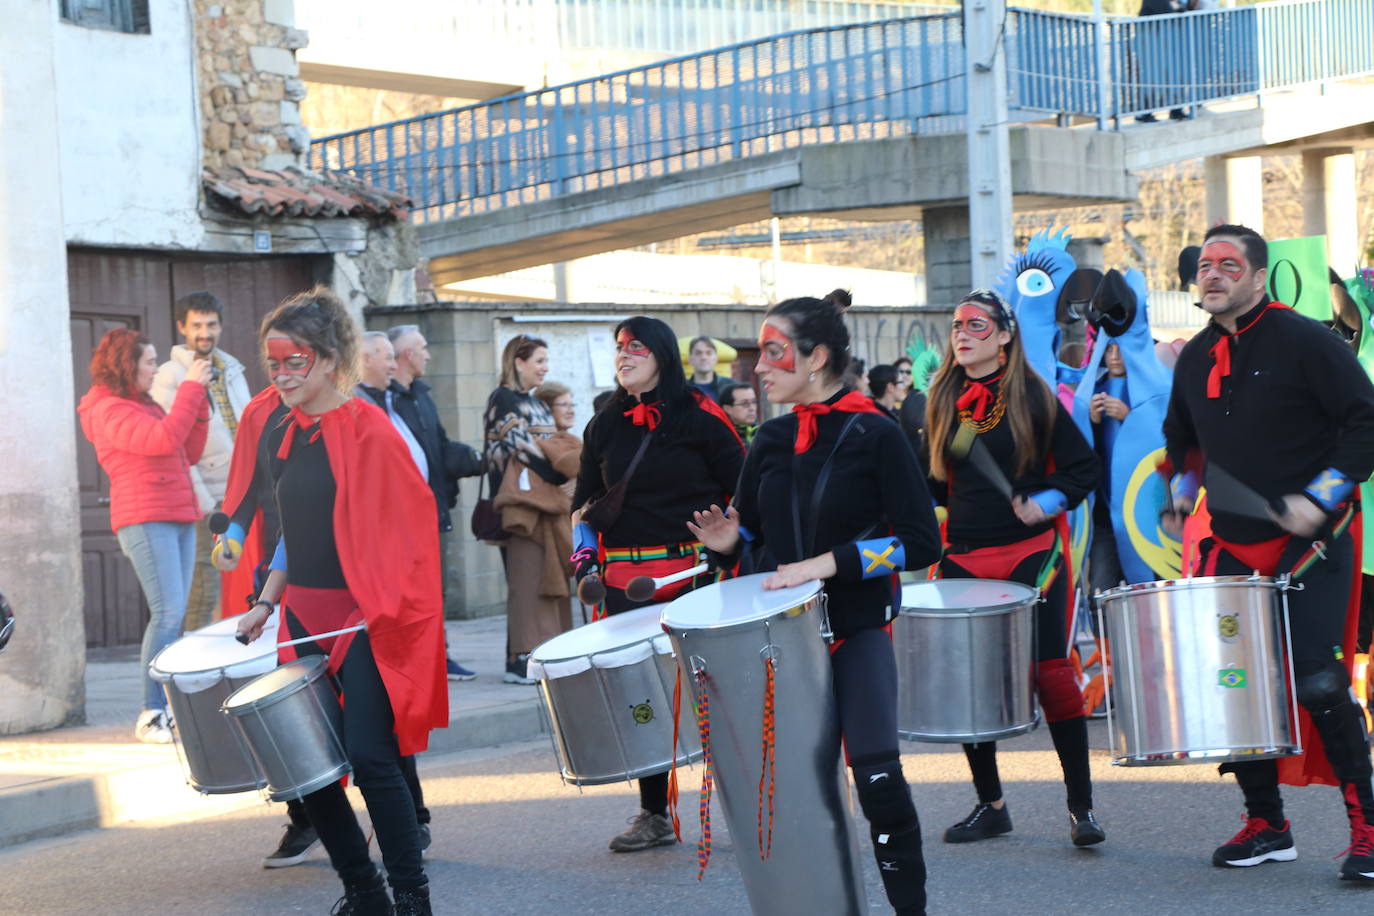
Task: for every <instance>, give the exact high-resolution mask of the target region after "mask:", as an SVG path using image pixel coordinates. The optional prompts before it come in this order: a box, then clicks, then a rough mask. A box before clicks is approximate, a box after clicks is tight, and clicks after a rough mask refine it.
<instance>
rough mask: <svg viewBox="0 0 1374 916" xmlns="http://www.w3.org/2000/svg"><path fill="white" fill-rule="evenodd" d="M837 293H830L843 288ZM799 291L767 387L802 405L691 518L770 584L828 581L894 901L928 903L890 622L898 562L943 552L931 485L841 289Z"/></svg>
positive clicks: (897, 905) (859, 767) (841, 675)
mask: <svg viewBox="0 0 1374 916" xmlns="http://www.w3.org/2000/svg"><path fill="white" fill-rule="evenodd" d="M834 296H835V294H832V297H834ZM832 297H827V298H826V299H812V298H802V299H789V300H787V301H785V302H781V303H779V304H778V305H775V306H774V307H773V308H771V309H770V310H769V311H768V314H767V316H766V317H765V318H764V323H763V327H762V328H761V330H760V333H759V351H760V356H759V362H758V365H757V367H756V371H757V372H758V374H759V377H760V378H761V379H762V380H763V390H764V394H765V396H766V397H767V398H768V400H769V401H771V402H773V403H774V404H792V405H795V406H794V407H793V408H792V412H791V413H789V414H787V415H785V416H782V417H778V418H776V419H773V420H770V421H768V422H767V423H765V424H763V425H762V426H761V427H759V430H758V433H757V434H756V435H755V437H754V442H753V444H752V445H751V446H750V449H749V457H748V459H747V460H746V461H745V464H744V473H743V474H742V475H741V476H740V482H739V489H738V492H736V494H735V499H734V502H733V504H732V505H731V506H730V507H729V509H728V511H726V512H722V510H721V508H720V506H719V505H712V506H710V507H709V508H705V509H703V510H701V511H698V512H696V513H694V514H693V518H692V523H691V524H690V525H689V526H688V527H690V528H691V529H692V532H693V533H694V534H695V535H696V536H697V537H698V538H700V539H701V541H702V543H704V544H706V545H707V546H708V547H710V548H711V550H713V551H715V552H716V553H717V554H719V555H720V556H719V562H721V563H723V564H732V563H734V562H735V561H736V559H737V558H738V557H739V555H740V554H742V553H744V552H745V551H748V552H750V553H751V554H753V555H754V556H758V555H760V554H763V556H764V557H765V559H762V560H761V561H760V564H759V565H760V567H762V568H768V567H769V566H771V565H774V564H773V562H772V561H771V560H769V559H766V558H773V559H775V560H776V561H777V564H778V565H777V566H776V570H777V571H776V573H775V574H774V575H773V576H772V577H770V578H769V579H767V580H765V583H764V587H765V588H786V587H788V586H792V585H798V584H801V583H803V582H807V581H809V580H812V579H820V580H822V581H823V582H824V584H825V594H826V596H827V608H828V614H829V618H830V626H831V629H832V630H833V632H834V634H835V638H836V639H835V643H834V645H833V646H832V647H831V655H830V662H831V670H832V673H833V677H834V691H835V699H836V707H837V709H838V711H839V719H840V732H841V734H842V735H843V736H844V746H845V751H846V753H847V756H848V761H849V765H850V766H851V768H852V769H853V772H854V784H855V786H856V787H857V788H858V793H859V804H860V805H861V806H862V808H863V812H864V816H865V817H866V818H867V819H868V823H869V828H870V831H871V833H872V836H873V849H874V854H875V856H876V857H877V860H878V869H879V874H880V875H881V877H882V880H883V885H884V888H885V890H886V891H887V898H888V902H889V903H890V904H891V905H892V908H893V910H894V911H896V912H897V913H900V914H903V916H907V914H916V913H924V912H925V902H926V892H925V881H926V869H925V858H924V854H923V852H922V848H921V826H920V820H919V819H918V817H917V814H916V807H915V805H913V804H912V801H911V792H910V789H909V788H908V786H907V782H906V778H905V776H904V775H903V774H902V765H901V759H900V753H899V750H898V744H897V662H896V657H895V655H894V653H893V650H892V637H891V630H890V626H889V625H890V623H891V621H892V618H893V617H894V616H895V614H896V612H897V609H898V608H899V607H900V596H899V588H900V584H899V582H898V581H897V574H898V573H899V572H901V571H902V570H903V569H920V568H923V567H926V566H929V565H930V564H932V563H934V562H936V561H937V560H938V559H939V556H940V536H939V531H938V528H937V527H936V524H935V515H934V512H933V511H932V509H931V501H930V494H929V492H928V491H927V490H926V486H925V483H924V478H923V475H922V474H921V472H920V469H919V467H918V465H917V463H916V456H915V455H914V454H913V453H912V451H911V447H910V445H908V444H907V441H906V437H905V436H904V435H903V434H902V431H901V429H900V428H899V427H898V425H897V424H896V423H895V422H894V421H893V420H891V419H890V418H889V417H888V416H887V415H886V414H884V413H883V412H882V411H881V409H880V408H878V407H877V406H875V404H874V402H873V400H872V399H871V398H869V397H867V396H866V395H863V394H861V393H859V392H857V391H855V390H853V389H852V388H849V387H847V386H845V385H844V383H843V382H842V378H843V376H844V370H845V369H846V367H847V364H848V362H849V331H848V329H846V327H845V323H844V316H843V307H842V305H841V303H844V299H840V300H839V302H838V303H837V301H836V298H838V297H835V298H832Z"/></svg>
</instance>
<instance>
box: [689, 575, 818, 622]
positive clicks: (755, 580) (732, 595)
mask: <svg viewBox="0 0 1374 916" xmlns="http://www.w3.org/2000/svg"><path fill="white" fill-rule="evenodd" d="M771 575H773V574H772V573H755V574H754V575H752V576H740V577H739V578H738V579H726V580H725V581H724V582H714V583H712V584H711V585H708V586H706V587H705V588H699V589H697V590H696V591H692V592H688V593H687V594H685V595H683V596H682V597H680V598H677V599H675V600H673V601H671V602H669V604H668V606H667V607H666V608H664V610H663V625H664V626H665V627H672V628H673V629H674V630H706V629H715V628H718V627H731V626H735V625H736V624H741V623H752V622H755V621H759V620H767V619H768V618H770V617H772V616H773V615H775V614H778V613H781V612H782V611H786V610H788V609H789V608H794V607H798V606H800V605H803V604H805V603H806V602H807V601H809V600H811V599H812V598H814V597H816V595H817V594H818V593H819V592H820V590H821V583H820V580H819V579H812V580H811V581H810V582H803V583H802V584H801V585H794V586H792V587H791V588H780V589H775V590H772V591H768V590H765V589H764V587H763V583H764V581H765V580H767V579H768V577H769V576H771Z"/></svg>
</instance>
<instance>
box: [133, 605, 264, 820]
mask: <svg viewBox="0 0 1374 916" xmlns="http://www.w3.org/2000/svg"><path fill="white" fill-rule="evenodd" d="M277 617H278V615H276V614H273V615H272V616H271V617H269V618H267V624H266V626H265V627H264V628H263V633H262V638H261V639H259V640H257V641H255V642H253V643H250V644H249V645H246V646H245V645H242V644H241V643H240V642H239V641H238V640H237V639H235V638H234V634H235V633H236V632H237V631H238V622H239V618H238V617H228V618H225V619H224V620H217V621H215V622H214V623H212V624H210V625H209V626H207V627H202V628H200V629H199V630H196V631H194V632H191V633H187V634H186V635H185V636H183V637H181V639H178V640H177V641H176V642H174V643H172V644H171V645H169V646H167V647H166V648H165V649H163V650H162V651H161V652H159V653H158V654H157V655H156V656H154V657H153V661H152V664H150V665H149V666H148V674H149V676H150V677H152V679H153V680H155V681H157V682H158V683H160V684H162V688H163V690H165V691H166V693H167V704H168V705H169V706H170V707H171V710H172V722H173V723H174V731H175V733H176V736H177V742H178V744H179V745H180V747H181V757H182V762H183V765H184V768H185V771H186V782H187V783H188V784H189V785H190V786H191V788H193V789H195V790H196V791H197V792H203V793H205V794H206V795H225V794H229V793H233V792H251V791H253V790H255V789H261V788H262V787H263V786H264V785H265V784H266V783H265V780H264V779H263V777H262V774H261V773H260V772H259V771H258V767H257V764H255V763H254V762H253V758H252V755H250V754H249V753H248V751H247V749H246V748H244V746H243V744H242V742H240V741H239V740H238V738H237V737H235V735H234V733H233V731H232V729H231V727H230V725H229V722H228V720H226V719H225V718H224V716H223V714H221V713H220V711H219V710H220V706H221V705H222V704H223V703H224V701H225V699H226V698H227V697H228V696H229V694H231V693H233V692H234V691H235V690H237V689H239V688H240V687H242V686H244V685H245V684H247V683H248V682H249V681H251V680H253V679H254V678H256V677H258V676H260V675H263V674H266V673H267V672H269V671H271V670H272V669H273V668H275V667H277V645H276V643H277Z"/></svg>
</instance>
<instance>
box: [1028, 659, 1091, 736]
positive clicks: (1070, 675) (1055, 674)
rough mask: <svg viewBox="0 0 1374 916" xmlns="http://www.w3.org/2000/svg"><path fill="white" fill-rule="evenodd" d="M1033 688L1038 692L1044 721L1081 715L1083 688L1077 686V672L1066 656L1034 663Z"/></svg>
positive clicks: (1059, 720) (1055, 720)
mask: <svg viewBox="0 0 1374 916" xmlns="http://www.w3.org/2000/svg"><path fill="white" fill-rule="evenodd" d="M1035 689H1036V692H1038V693H1039V694H1040V708H1041V709H1043V710H1044V711H1045V721H1047V722H1062V721H1063V720H1065V719H1072V718H1074V717H1075V716H1081V715H1083V714H1084V712H1083V689H1082V688H1081V687H1079V686H1078V673H1077V672H1075V671H1074V670H1073V662H1071V661H1069V660H1068V659H1067V658H1052V659H1050V660H1049V661H1045V662H1037V663H1036V665H1035Z"/></svg>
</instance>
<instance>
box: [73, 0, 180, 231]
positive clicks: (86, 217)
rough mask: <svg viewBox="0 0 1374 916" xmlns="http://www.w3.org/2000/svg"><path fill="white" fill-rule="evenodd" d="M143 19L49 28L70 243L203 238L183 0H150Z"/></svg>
mask: <svg viewBox="0 0 1374 916" xmlns="http://www.w3.org/2000/svg"><path fill="white" fill-rule="evenodd" d="M57 6H58V4H57V3H55V2H54V3H52V4H50V5H49V7H50V9H52V10H53V13H52V15H53V17H54V18H56V17H57V12H56V8H57ZM149 18H150V20H151V28H152V32H151V34H148V35H126V34H123V33H121V32H114V31H107V30H103V29H94V28H85V27H82V26H76V25H72V24H70V23H67V22H62V21H60V20H59V21H58V22H57V25H56V26H55V37H56V58H57V95H58V104H57V110H58V127H59V131H60V133H61V136H62V138H63V142H62V149H61V153H60V156H61V174H62V196H63V200H64V202H65V218H66V235H67V241H68V242H70V243H72V244H83V245H119V246H136V247H145V246H152V247H187V248H194V247H196V246H197V245H199V244H200V242H201V239H202V238H203V235H204V229H203V228H202V226H201V221H200V216H199V214H198V213H197V206H198V203H199V194H200V162H201V155H200V142H201V141H200V138H201V124H200V105H199V102H198V96H197V92H196V79H195V72H196V71H195V67H196V42H195V36H194V34H193V31H192V11H191V4H190V0H151V2H150V5H149Z"/></svg>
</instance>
